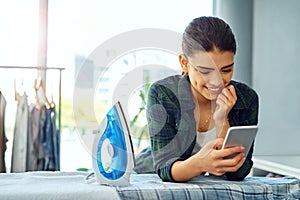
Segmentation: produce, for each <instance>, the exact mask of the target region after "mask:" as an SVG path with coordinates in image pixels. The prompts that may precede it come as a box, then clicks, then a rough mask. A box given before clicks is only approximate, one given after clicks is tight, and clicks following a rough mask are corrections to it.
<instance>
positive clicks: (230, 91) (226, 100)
mask: <svg viewBox="0 0 300 200" xmlns="http://www.w3.org/2000/svg"><path fill="white" fill-rule="evenodd" d="M236 100H237V96H236V93H235V88H234V86H233V85H229V86H227V87H225V88H223V90H222V92H221V93H220V94H219V96H218V98H217V100H216V109H215V112H214V114H213V118H214V121H215V123H216V124H217V123H221V124H222V123H223V122H224V120H226V119H227V116H228V113H229V112H230V110H231V109H232V107H233V106H234V104H235V102H236Z"/></svg>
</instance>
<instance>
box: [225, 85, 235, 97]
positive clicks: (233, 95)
mask: <svg viewBox="0 0 300 200" xmlns="http://www.w3.org/2000/svg"><path fill="white" fill-rule="evenodd" d="M226 88H227V90H228V91H229V92H230V94H231V96H232V97H233V98H235V99H236V98H237V96H236V92H235V88H234V86H233V85H229V86H227V87H226Z"/></svg>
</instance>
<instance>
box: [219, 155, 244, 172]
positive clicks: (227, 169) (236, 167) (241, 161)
mask: <svg viewBox="0 0 300 200" xmlns="http://www.w3.org/2000/svg"><path fill="white" fill-rule="evenodd" d="M245 160H246V158H245V157H244V158H242V159H241V160H240V161H239V163H238V164H237V165H235V166H232V167H224V168H223V170H225V171H226V172H236V171H237V170H238V169H239V168H241V167H242V165H243V164H244V162H245Z"/></svg>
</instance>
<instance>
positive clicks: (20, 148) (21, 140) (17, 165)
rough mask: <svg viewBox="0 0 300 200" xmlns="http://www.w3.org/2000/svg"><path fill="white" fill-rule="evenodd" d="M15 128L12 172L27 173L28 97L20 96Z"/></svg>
mask: <svg viewBox="0 0 300 200" xmlns="http://www.w3.org/2000/svg"><path fill="white" fill-rule="evenodd" d="M18 97H19V99H18V105H17V112H16V121H15V127H14V137H13V148H12V162H11V172H25V171H26V159H27V131H28V103H27V95H26V94H23V95H22V96H18Z"/></svg>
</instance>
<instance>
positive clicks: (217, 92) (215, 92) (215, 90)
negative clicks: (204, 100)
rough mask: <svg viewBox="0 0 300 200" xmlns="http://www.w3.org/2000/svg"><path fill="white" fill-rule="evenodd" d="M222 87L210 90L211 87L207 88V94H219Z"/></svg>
mask: <svg viewBox="0 0 300 200" xmlns="http://www.w3.org/2000/svg"><path fill="white" fill-rule="evenodd" d="M222 89H223V88H222V87H214V88H212V87H207V90H208V91H209V93H211V94H219V93H221V91H222Z"/></svg>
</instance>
